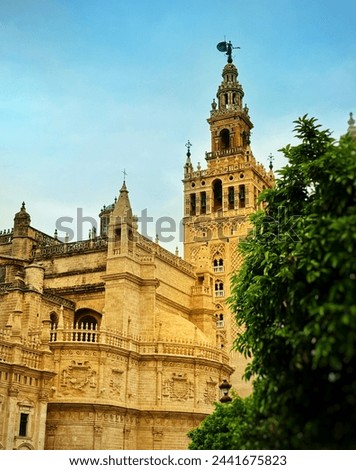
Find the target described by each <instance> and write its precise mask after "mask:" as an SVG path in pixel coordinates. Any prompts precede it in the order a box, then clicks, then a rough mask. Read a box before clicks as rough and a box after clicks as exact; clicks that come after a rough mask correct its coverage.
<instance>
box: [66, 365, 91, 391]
mask: <svg viewBox="0 0 356 470" xmlns="http://www.w3.org/2000/svg"><path fill="white" fill-rule="evenodd" d="M96 386H97V384H96V372H95V370H93V369H92V367H91V366H90V363H89V361H84V362H79V361H72V363H71V365H70V366H68V367H67V368H66V369H63V370H62V373H61V388H62V390H63V392H64V393H72V392H73V391H79V392H84V391H85V390H88V389H90V388H92V389H93V388H96Z"/></svg>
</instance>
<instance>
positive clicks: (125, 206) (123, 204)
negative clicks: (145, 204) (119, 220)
mask: <svg viewBox="0 0 356 470" xmlns="http://www.w3.org/2000/svg"><path fill="white" fill-rule="evenodd" d="M124 176H126V174H124ZM113 215H114V216H115V217H125V219H126V221H127V222H128V221H129V220H131V219H132V209H131V204H130V199H129V192H128V190H127V187H126V182H125V179H124V181H123V183H122V186H121V189H120V194H119V197H118V199H117V201H116V203H115V207H114V210H113Z"/></svg>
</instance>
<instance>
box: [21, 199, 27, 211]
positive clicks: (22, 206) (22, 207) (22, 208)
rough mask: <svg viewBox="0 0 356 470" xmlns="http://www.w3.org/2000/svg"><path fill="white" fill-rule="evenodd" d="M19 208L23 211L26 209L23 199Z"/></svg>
mask: <svg viewBox="0 0 356 470" xmlns="http://www.w3.org/2000/svg"><path fill="white" fill-rule="evenodd" d="M21 210H22V211H25V210H26V205H25V201H23V203H22V205H21Z"/></svg>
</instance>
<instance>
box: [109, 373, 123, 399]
mask: <svg viewBox="0 0 356 470" xmlns="http://www.w3.org/2000/svg"><path fill="white" fill-rule="evenodd" d="M123 373H124V371H123V370H119V369H112V370H111V377H110V382H109V392H110V395H112V396H114V397H116V398H120V396H121V391H122V384H123Z"/></svg>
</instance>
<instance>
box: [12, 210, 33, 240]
mask: <svg viewBox="0 0 356 470" xmlns="http://www.w3.org/2000/svg"><path fill="white" fill-rule="evenodd" d="M30 224H31V217H30V214H28V213H27V211H26V206H25V203H24V202H23V203H22V206H21V209H20V211H19V212H17V213H16V214H15V218H14V237H19V236H20V237H25V236H26V235H28V228H29V226H30Z"/></svg>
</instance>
